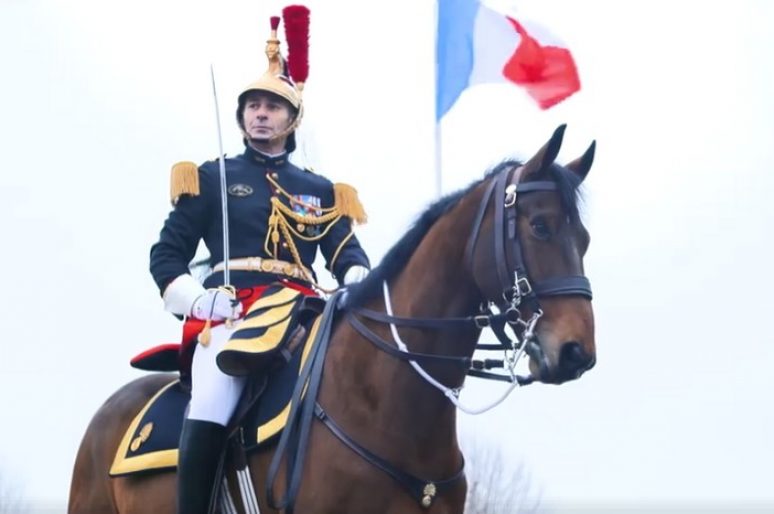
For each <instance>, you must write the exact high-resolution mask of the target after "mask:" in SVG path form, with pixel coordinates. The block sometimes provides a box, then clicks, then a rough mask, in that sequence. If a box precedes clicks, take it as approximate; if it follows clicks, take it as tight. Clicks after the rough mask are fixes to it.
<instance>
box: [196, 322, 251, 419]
mask: <svg viewBox="0 0 774 514" xmlns="http://www.w3.org/2000/svg"><path fill="white" fill-rule="evenodd" d="M238 325H239V323H235V324H234V326H233V327H232V328H231V329H228V328H226V325H225V324H223V325H218V326H217V327H213V328H212V330H211V337H210V344H209V345H207V346H203V345H202V344H200V343H196V350H195V351H194V356H193V363H192V364H191V404H190V407H189V409H188V419H198V420H202V421H211V422H213V423H218V424H220V425H223V426H226V425H227V424H228V422H229V420H230V419H231V415H232V414H233V413H234V409H236V406H237V402H238V401H239V397H240V395H241V394H242V389H244V387H245V382H246V380H247V379H246V378H245V377H232V376H230V375H226V374H225V373H223V372H222V371H221V370H220V368H218V365H217V363H216V362H215V357H217V355H218V352H219V351H220V350H221V349H222V348H223V346H225V344H226V343H227V342H228V338H229V337H230V336H231V334H232V333H233V332H234V330H235V329H236V328H237V326H238Z"/></svg>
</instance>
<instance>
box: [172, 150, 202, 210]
mask: <svg viewBox="0 0 774 514" xmlns="http://www.w3.org/2000/svg"><path fill="white" fill-rule="evenodd" d="M182 195H191V196H199V167H198V166H197V165H196V164H195V163H193V162H191V161H181V162H178V163H176V164H175V165H174V166H172V175H171V177H170V182H169V197H170V201H171V202H172V205H175V204H176V203H177V200H178V199H179V198H180V196H182Z"/></svg>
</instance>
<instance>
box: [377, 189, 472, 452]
mask: <svg viewBox="0 0 774 514" xmlns="http://www.w3.org/2000/svg"><path fill="white" fill-rule="evenodd" d="M477 205H478V202H477V201H475V199H469V198H463V199H462V200H460V203H459V204H458V205H457V206H455V207H454V208H453V209H452V210H451V211H450V212H448V213H447V214H446V215H444V216H442V217H441V218H439V219H438V220H437V221H436V223H435V224H434V225H433V227H432V228H431V229H430V230H429V231H428V233H427V234H426V235H425V237H424V238H423V240H422V243H421V244H420V245H419V247H418V248H417V249H416V250H415V252H414V254H413V255H412V257H411V259H409V261H408V263H407V264H406V266H405V267H404V270H403V271H402V272H401V273H400V275H398V276H397V277H396V278H395V279H393V281H392V283H391V286H390V300H391V304H392V307H393V314H394V315H395V316H399V317H409V318H450V317H461V316H468V315H471V314H473V313H474V312H475V311H476V308H477V307H478V305H479V303H480V295H479V293H478V290H477V288H476V286H475V283H474V282H473V279H472V277H471V275H470V272H469V271H468V269H467V268H466V266H467V263H466V262H465V247H466V245H467V241H468V237H469V235H470V234H469V231H470V228H469V227H470V225H471V220H472V219H473V217H474V215H475V210H476V207H477ZM383 305H384V304H383V303H382V302H380V303H379V306H378V307H376V308H377V309H379V308H383ZM374 328H376V327H374ZM378 328H379V329H380V332H379V333H380V334H381V335H382V336H383V337H384V338H385V339H386V340H388V341H392V340H393V336H392V335H391V333H390V331H389V329H388V328H387V327H386V326H384V325H382V326H381V327H378ZM397 331H398V334H399V335H400V337H401V340H402V341H403V342H404V343H405V344H406V346H407V347H408V350H409V351H411V352H417V353H426V354H432V355H445V356H458V357H461V356H470V355H471V354H472V353H473V350H474V345H475V343H476V340H477V336H478V331H476V330H473V329H471V330H435V329H430V330H417V329H411V328H406V327H397ZM388 365H391V366H394V369H395V375H394V377H395V380H394V381H393V383H392V384H391V386H390V389H391V396H392V397H393V398H395V399H396V402H395V405H394V408H396V409H397V410H398V411H403V415H404V416H406V417H411V423H412V427H413V428H412V431H415V432H416V433H417V434H418V435H419V434H421V433H423V431H424V432H426V433H430V434H433V437H437V436H438V435H439V434H438V431H439V427H441V426H442V425H444V424H445V425H446V426H447V427H449V429H450V431H449V435H451V436H454V426H455V419H456V418H455V415H456V409H455V407H454V406H453V404H452V403H451V402H450V401H449V400H448V398H446V397H445V396H443V395H442V394H441V392H440V391H438V390H437V389H436V388H435V387H433V386H432V385H431V384H429V383H427V382H426V381H425V380H424V379H423V378H421V377H420V376H419V374H418V373H417V371H416V370H414V369H412V368H411V367H410V366H409V365H407V363H406V362H405V361H398V360H397V359H394V358H392V361H391V362H390V363H389V364H388ZM422 367H423V369H425V370H426V371H427V372H428V373H429V374H430V375H431V376H432V377H433V378H434V379H435V380H437V381H439V382H440V383H442V384H444V385H446V386H447V387H458V386H461V385H462V383H463V381H464V379H465V370H464V369H463V368H461V367H459V366H455V365H453V364H449V363H423V364H422ZM407 398H409V399H411V401H410V402H406V399H407ZM416 402H418V403H416ZM410 404H414V405H413V406H412V405H410ZM416 405H422V408H421V409H417V408H416ZM420 437H421V436H420Z"/></svg>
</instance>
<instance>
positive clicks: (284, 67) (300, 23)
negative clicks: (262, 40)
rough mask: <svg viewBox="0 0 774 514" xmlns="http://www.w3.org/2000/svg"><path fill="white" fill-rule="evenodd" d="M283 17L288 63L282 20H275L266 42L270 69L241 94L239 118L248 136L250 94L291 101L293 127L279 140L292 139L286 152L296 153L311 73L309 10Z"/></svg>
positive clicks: (292, 9)
mask: <svg viewBox="0 0 774 514" xmlns="http://www.w3.org/2000/svg"><path fill="white" fill-rule="evenodd" d="M282 16H283V20H284V22H285V36H286V38H287V41H288V52H289V53H288V60H287V61H286V60H285V59H284V57H283V56H282V53H281V52H280V41H279V39H277V28H278V27H279V22H280V18H279V16H272V17H271V34H270V36H269V39H267V40H266V57H267V58H268V60H269V67H268V68H267V70H266V72H265V73H264V74H263V75H262V76H261V77H260V78H259V79H258V80H256V81H254V82H251V83H250V84H248V85H247V87H245V88H244V89H243V90H242V92H241V93H240V94H239V97H238V100H237V112H236V117H237V123H238V124H239V127H240V128H241V129H242V134H243V135H244V136H246V135H247V134H246V132H245V130H244V126H243V120H242V112H243V111H244V107H245V100H246V98H247V95H248V94H249V93H250V92H253V91H265V92H268V93H272V94H275V95H277V96H279V97H281V98H283V99H285V100H287V102H288V103H289V104H290V105H291V106H292V107H293V109H294V110H295V113H294V114H295V117H294V119H293V122H292V123H291V124H290V126H289V127H288V128H287V129H286V130H284V131H283V132H282V133H280V134H277V135H276V136H275V137H276V138H280V137H284V136H288V139H287V141H286V143H285V149H286V150H287V151H288V152H292V151H293V150H295V147H296V141H295V130H296V128H298V126H299V125H300V124H301V118H302V117H303V114H304V104H303V100H302V97H301V92H302V91H303V88H304V82H305V81H306V77H307V75H308V71H309V61H308V46H309V9H307V8H306V7H304V6H302V5H292V6H288V7H286V8H284V9H283V10H282Z"/></svg>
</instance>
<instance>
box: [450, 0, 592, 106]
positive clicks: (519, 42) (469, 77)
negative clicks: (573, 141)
mask: <svg viewBox="0 0 774 514" xmlns="http://www.w3.org/2000/svg"><path fill="white" fill-rule="evenodd" d="M437 37H438V40H437V55H436V59H437V76H436V121H438V120H440V119H441V118H442V117H443V116H444V115H445V114H446V113H447V112H448V111H449V109H451V107H452V106H453V105H454V103H455V102H456V101H457V98H459V96H460V95H461V94H462V92H463V91H464V90H465V89H466V88H468V87H471V86H474V85H476V84H486V83H497V82H510V83H512V84H515V85H517V86H520V87H522V88H524V89H525V90H526V92H527V94H529V96H530V97H532V98H533V99H534V100H535V102H537V104H538V106H540V108H541V109H548V108H550V107H552V106H554V105H556V104H558V103H559V102H561V101H562V100H564V99H565V98H567V97H569V96H570V95H572V94H573V93H575V92H576V91H578V90H579V89H580V79H579V78H578V70H577V69H576V67H575V62H574V61H573V58H572V55H571V54H570V51H569V50H568V49H567V48H565V47H564V45H563V44H562V43H561V42H560V41H558V40H556V39H555V38H553V37H552V36H551V35H550V34H549V33H548V32H547V31H546V30H545V29H544V28H542V27H539V26H537V25H535V24H534V23H533V22H530V21H528V20H523V19H519V20H516V19H514V18H511V17H509V16H506V15H504V14H502V13H499V12H497V11H495V10H492V9H490V8H488V7H486V6H484V5H482V4H481V3H480V2H478V1H477V0H438V36H437Z"/></svg>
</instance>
